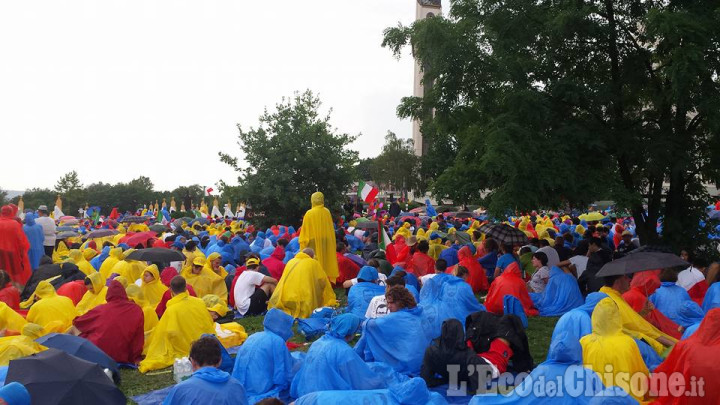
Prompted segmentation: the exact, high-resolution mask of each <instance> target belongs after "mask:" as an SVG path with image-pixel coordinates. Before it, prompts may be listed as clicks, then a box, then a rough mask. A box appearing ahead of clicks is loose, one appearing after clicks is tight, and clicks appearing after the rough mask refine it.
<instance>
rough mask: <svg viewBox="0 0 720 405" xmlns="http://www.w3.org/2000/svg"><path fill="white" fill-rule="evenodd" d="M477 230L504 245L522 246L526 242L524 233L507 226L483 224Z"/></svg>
mask: <svg viewBox="0 0 720 405" xmlns="http://www.w3.org/2000/svg"><path fill="white" fill-rule="evenodd" d="M478 230H479V231H480V232H482V233H484V234H485V235H487V236H489V237H491V238H493V239H495V240H497V241H498V242H500V243H504V244H510V245H522V244H523V243H527V241H528V237H527V235H525V232H523V231H521V230H519V229H517V228H513V227H512V226H510V225H507V224H485V225H483V226H481V227H480V228H478Z"/></svg>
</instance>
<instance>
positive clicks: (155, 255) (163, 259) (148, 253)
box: [127, 248, 185, 263]
mask: <svg viewBox="0 0 720 405" xmlns="http://www.w3.org/2000/svg"><path fill="white" fill-rule="evenodd" d="M127 260H139V261H141V262H156V263H170V262H180V261H183V260H185V255H184V254H182V253H180V252H178V251H177V250H173V249H166V248H148V249H138V250H136V251H134V252H132V253H130V254H129V255H128V257H127Z"/></svg>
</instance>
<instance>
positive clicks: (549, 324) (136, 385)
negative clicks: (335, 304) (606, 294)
mask: <svg viewBox="0 0 720 405" xmlns="http://www.w3.org/2000/svg"><path fill="white" fill-rule="evenodd" d="M335 293H336V295H337V297H338V300H339V301H340V304H341V305H345V304H346V301H347V299H346V297H345V291H344V290H342V289H336V290H335ZM557 319H558V318H540V317H534V318H530V319H529V320H528V322H529V327H528V329H527V335H528V341H529V343H530V353H531V354H532V356H533V359H534V360H535V363H536V364H539V363H541V362H543V361H544V360H545V357H546V355H547V350H548V347H549V346H550V337H551V336H552V332H553V329H554V328H555V323H556V322H557ZM262 320H263V318H262V317H259V316H256V317H250V318H243V319H239V320H237V321H236V322H238V323H239V324H241V325H242V326H243V327H244V328H245V331H246V332H247V333H248V334H253V333H255V332H259V331H262V330H263V326H262ZM290 341H292V342H294V343H303V342H305V338H304V337H303V336H302V335H301V334H299V333H297V331H296V333H295V335H294V336H293V337H292V338H291V339H290ZM299 350H307V346H305V347H302V348H300V349H299ZM120 374H121V376H122V382H121V384H120V389H121V390H122V391H123V392H124V393H125V395H126V396H127V397H128V403H134V402H133V401H131V400H130V399H129V398H130V397H132V396H135V395H139V394H144V393H146V392H149V391H152V390H157V389H160V388H164V387H167V386H169V385H172V384H174V381H173V376H172V367H170V368H167V369H164V370H158V371H151V372H148V373H146V374H140V373H139V372H138V371H137V370H127V369H123V370H121V371H120Z"/></svg>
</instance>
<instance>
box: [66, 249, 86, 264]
mask: <svg viewBox="0 0 720 405" xmlns="http://www.w3.org/2000/svg"><path fill="white" fill-rule="evenodd" d="M68 257H69V258H70V260H72V262H73V263H75V264H78V263H79V262H80V261H82V260H83V259H84V257H83V254H82V252H81V251H80V249H70V252H68Z"/></svg>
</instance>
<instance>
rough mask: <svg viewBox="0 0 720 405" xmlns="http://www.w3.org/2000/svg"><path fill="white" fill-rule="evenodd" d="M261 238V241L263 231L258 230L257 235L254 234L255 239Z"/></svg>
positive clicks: (263, 237) (263, 234) (263, 238)
mask: <svg viewBox="0 0 720 405" xmlns="http://www.w3.org/2000/svg"><path fill="white" fill-rule="evenodd" d="M258 239H262V240H263V242H264V241H265V232H263V231H259V232H258V233H257V235H255V240H258Z"/></svg>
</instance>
